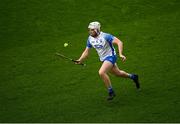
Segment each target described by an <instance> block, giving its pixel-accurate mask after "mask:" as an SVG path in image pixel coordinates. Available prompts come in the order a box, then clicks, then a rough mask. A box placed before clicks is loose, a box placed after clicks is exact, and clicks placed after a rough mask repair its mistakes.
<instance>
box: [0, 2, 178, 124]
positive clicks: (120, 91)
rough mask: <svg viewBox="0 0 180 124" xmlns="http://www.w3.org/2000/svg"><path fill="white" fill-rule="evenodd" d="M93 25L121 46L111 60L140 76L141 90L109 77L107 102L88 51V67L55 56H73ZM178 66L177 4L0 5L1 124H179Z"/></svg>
mask: <svg viewBox="0 0 180 124" xmlns="http://www.w3.org/2000/svg"><path fill="white" fill-rule="evenodd" d="M96 20H97V21H100V22H101V24H102V31H104V32H108V33H111V34H113V35H115V36H117V37H118V38H120V39H121V40H122V41H123V43H124V54H125V55H126V57H127V61H126V62H125V63H122V62H121V61H120V59H119V58H118V60H117V61H118V62H117V63H118V65H119V67H120V68H121V69H123V70H125V71H127V72H130V73H131V72H132V73H137V74H139V76H140V82H141V85H142V90H141V91H139V92H138V91H137V90H136V89H135V86H134V84H133V83H132V82H131V81H130V80H126V79H122V78H117V77H115V76H113V75H111V76H110V77H111V80H112V84H113V87H114V89H115V91H116V94H117V96H116V97H115V99H114V100H113V101H111V102H107V101H106V97H107V91H106V89H105V87H104V84H103V82H102V81H101V79H100V78H99V76H98V69H99V67H100V65H101V63H100V62H99V58H98V56H97V54H96V51H95V50H94V49H92V51H91V54H90V56H89V58H88V59H87V61H86V62H85V63H86V64H87V66H86V67H82V66H78V65H75V64H73V63H72V62H69V61H66V60H63V59H60V58H58V57H56V56H55V55H54V53H56V52H61V53H63V54H65V55H67V56H69V57H71V58H74V59H77V58H78V57H79V56H80V54H81V53H82V51H83V50H84V48H85V46H86V40H87V36H88V32H87V26H88V24H89V22H91V21H96ZM65 42H68V43H69V46H68V47H66V48H64V46H63V44H64V43H65ZM116 48H117V47H116ZM179 64H180V1H179V0H4V1H3V0H1V2H0V122H180V118H179V115H180V97H179V94H180V66H179Z"/></svg>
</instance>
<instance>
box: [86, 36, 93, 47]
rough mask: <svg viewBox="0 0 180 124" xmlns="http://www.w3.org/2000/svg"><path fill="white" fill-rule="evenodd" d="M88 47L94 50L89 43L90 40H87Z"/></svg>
mask: <svg viewBox="0 0 180 124" xmlns="http://www.w3.org/2000/svg"><path fill="white" fill-rule="evenodd" d="M86 47H88V48H92V45H91V44H90V42H89V38H88V40H87V45H86Z"/></svg>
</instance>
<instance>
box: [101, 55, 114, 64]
mask: <svg viewBox="0 0 180 124" xmlns="http://www.w3.org/2000/svg"><path fill="white" fill-rule="evenodd" d="M116 60H117V57H116V56H115V55H114V56H108V57H106V58H105V59H104V61H109V62H111V63H112V64H113V65H114V64H115V63H116ZM104 61H103V62H104Z"/></svg>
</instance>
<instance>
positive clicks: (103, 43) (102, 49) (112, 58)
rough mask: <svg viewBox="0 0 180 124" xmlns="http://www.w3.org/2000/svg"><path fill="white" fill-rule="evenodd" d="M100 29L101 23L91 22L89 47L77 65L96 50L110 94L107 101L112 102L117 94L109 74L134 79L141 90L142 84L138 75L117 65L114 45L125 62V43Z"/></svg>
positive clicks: (100, 71)
mask: <svg viewBox="0 0 180 124" xmlns="http://www.w3.org/2000/svg"><path fill="white" fill-rule="evenodd" d="M100 27H101V25H100V23H99V22H91V23H90V24H89V26H88V29H89V37H88V40H87V46H86V49H85V50H84V52H83V53H82V55H81V57H80V58H79V59H78V60H77V62H76V64H81V63H82V62H83V61H84V60H85V58H87V56H88V55H89V51H90V49H91V48H92V47H93V48H95V49H96V51H97V53H98V55H99V58H100V61H101V62H102V66H101V68H100V69H99V75H100V77H101V79H102V80H103V82H104V84H105V86H106V88H107V90H108V92H109V96H108V98H107V100H112V99H113V98H114V97H115V92H114V90H113V88H112V85H111V80H110V78H109V76H108V72H110V73H112V74H114V75H116V76H118V77H123V78H129V79H132V80H133V81H134V83H135V84H136V88H137V89H139V88H140V84H139V81H138V75H136V74H129V73H127V72H125V71H123V70H120V69H119V68H118V66H117V64H116V59H117V57H116V52H115V49H114V47H113V44H115V45H117V46H118V50H119V56H120V58H121V59H122V61H123V62H124V61H125V60H126V57H125V56H124V55H123V53H122V51H123V43H122V42H121V41H120V40H119V39H118V38H116V37H115V36H113V35H111V34H108V33H104V32H101V31H100Z"/></svg>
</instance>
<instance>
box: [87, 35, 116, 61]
mask: <svg viewBox="0 0 180 124" xmlns="http://www.w3.org/2000/svg"><path fill="white" fill-rule="evenodd" d="M114 38H115V37H114V36H113V35H111V34H108V33H104V32H101V33H100V34H99V36H98V37H96V38H94V37H92V36H89V37H88V40H87V47H88V48H92V47H94V48H95V49H96V51H97V53H98V55H99V58H100V61H105V60H106V59H107V58H109V57H110V56H112V57H115V58H116V51H115V49H114V47H113V44H112V42H113V40H114ZM114 61H116V59H115V60H114ZM114 63H115V62H113V64H114Z"/></svg>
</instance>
